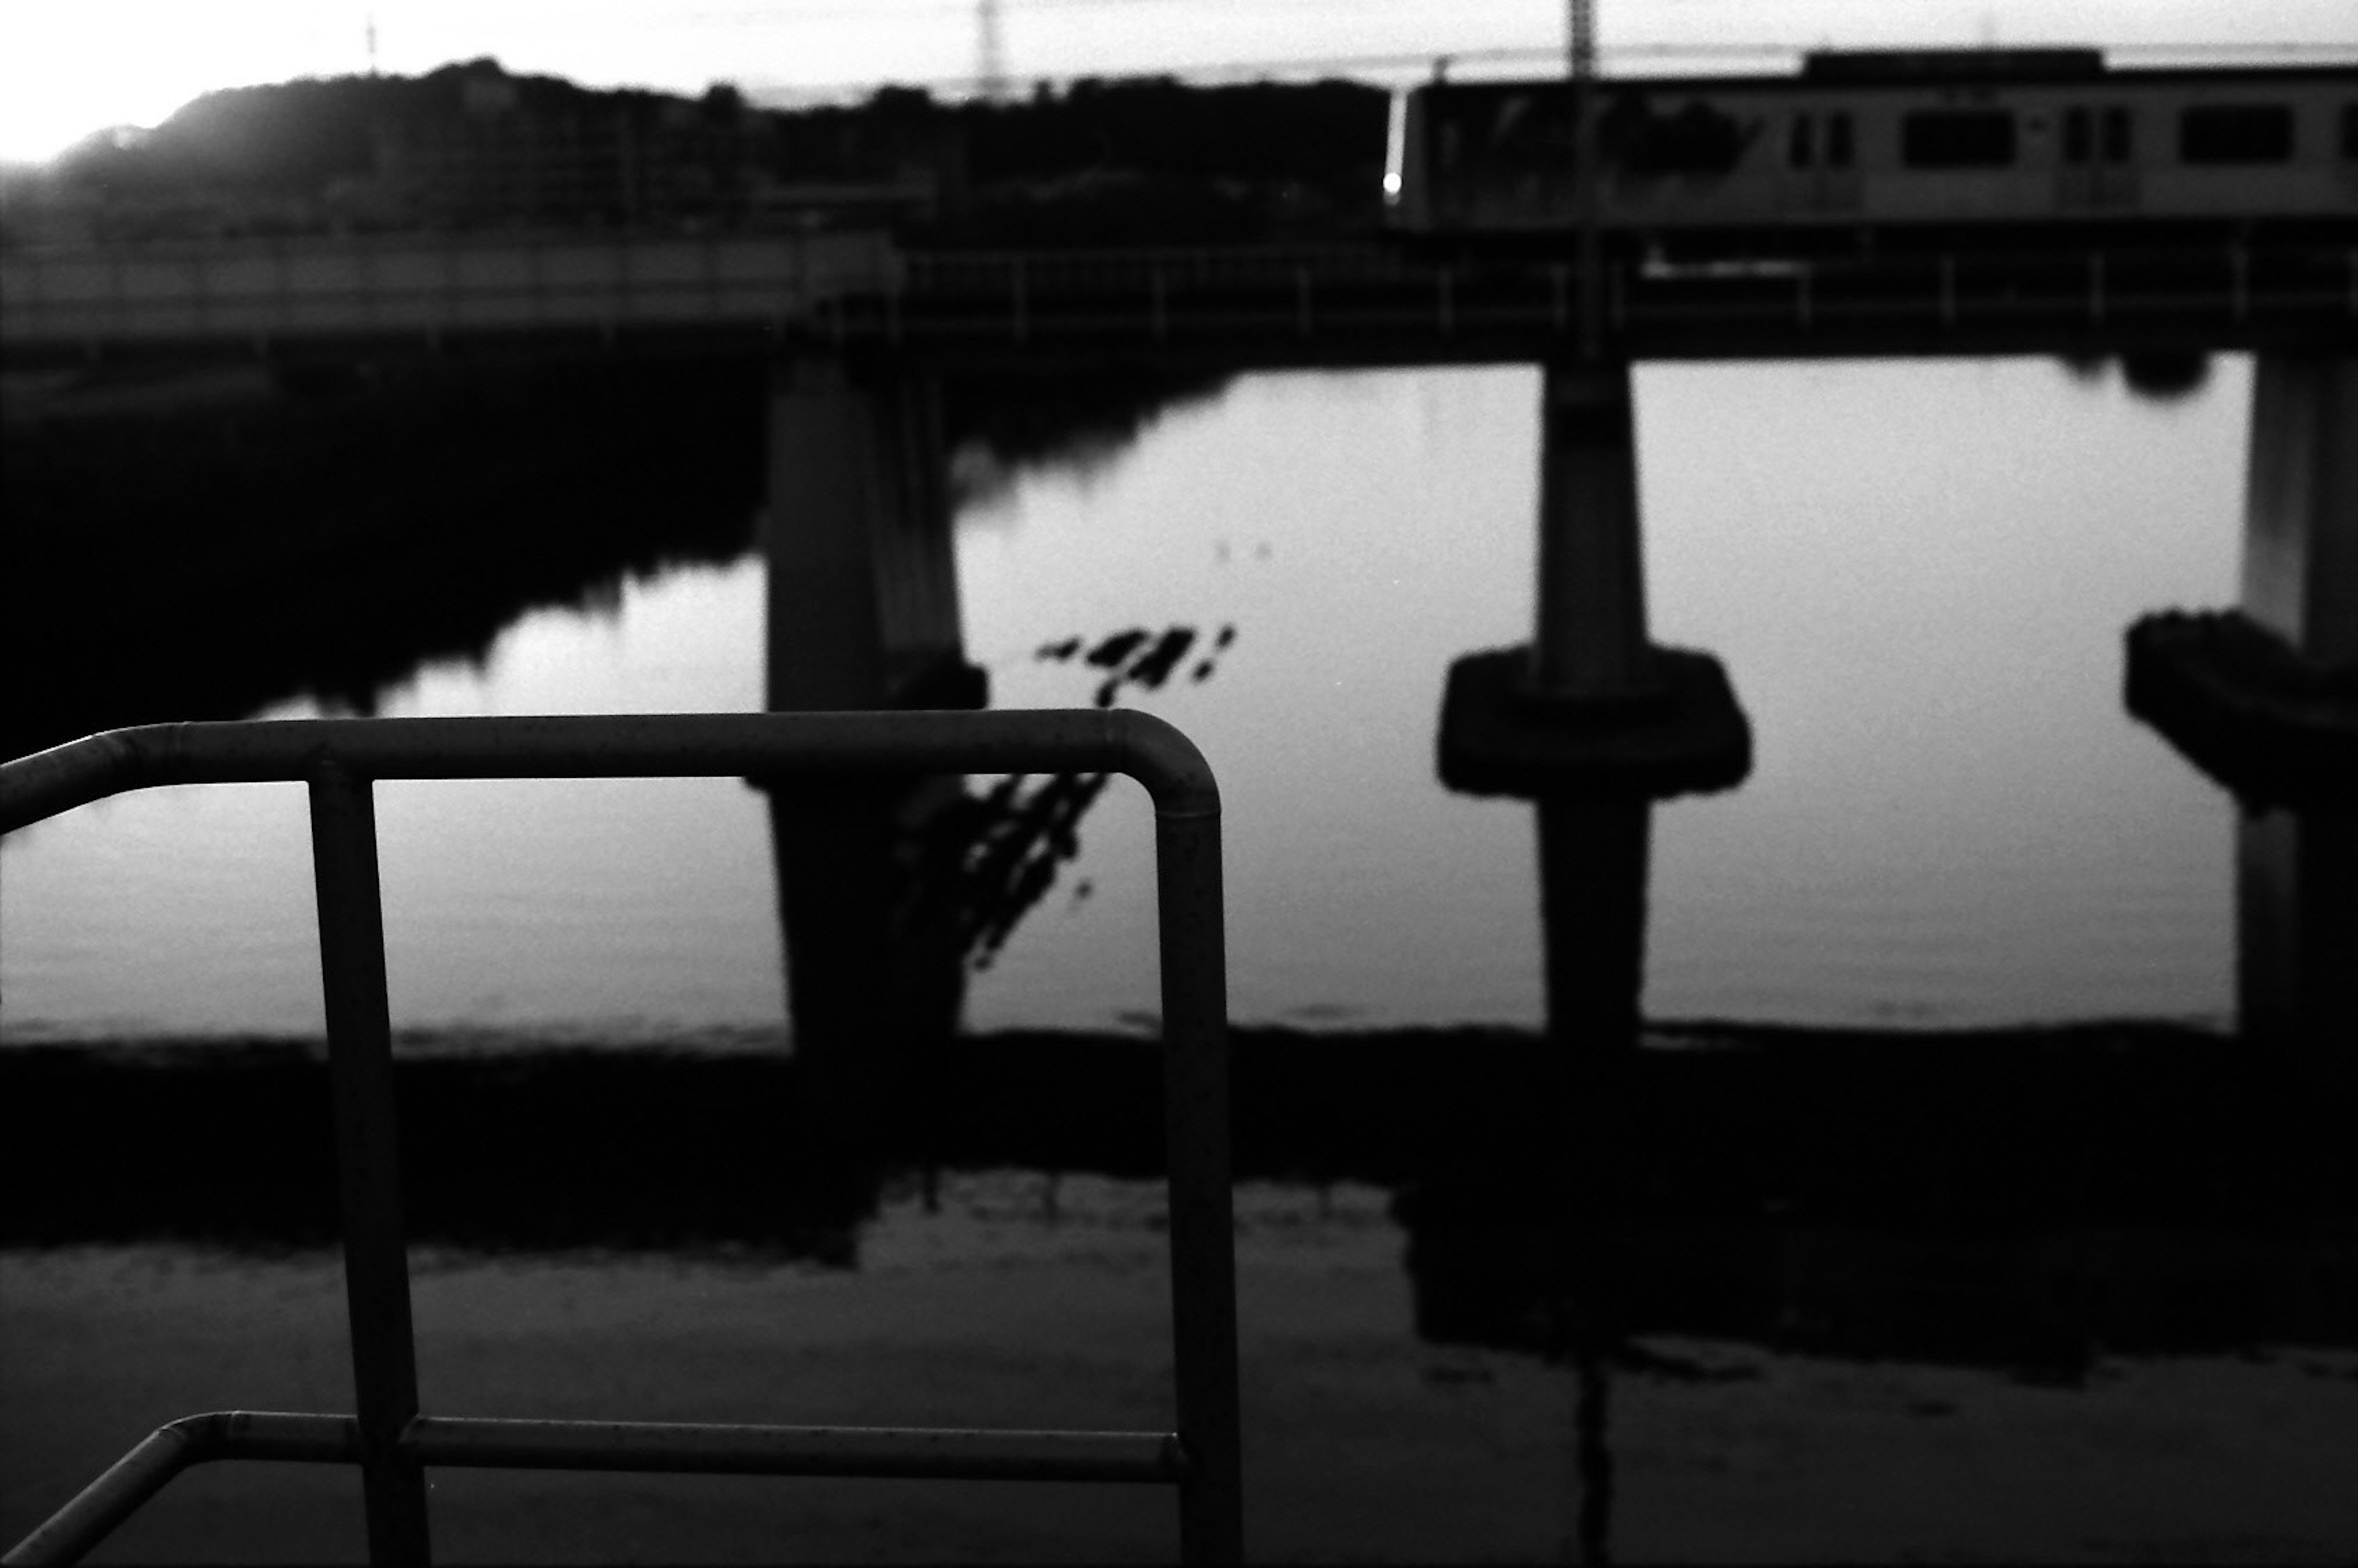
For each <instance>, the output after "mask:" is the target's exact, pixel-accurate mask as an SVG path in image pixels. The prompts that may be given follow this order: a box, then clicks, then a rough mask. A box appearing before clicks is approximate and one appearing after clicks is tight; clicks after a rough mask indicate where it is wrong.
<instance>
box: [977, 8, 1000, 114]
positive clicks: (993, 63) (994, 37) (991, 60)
mask: <svg viewBox="0 0 2358 1568" xmlns="http://www.w3.org/2000/svg"><path fill="white" fill-rule="evenodd" d="M976 5H977V12H976V21H977V23H978V24H979V35H980V36H979V38H978V39H977V46H978V48H977V53H978V55H979V58H978V59H977V60H976V62H975V73H974V74H975V80H976V81H978V82H979V83H980V84H981V87H982V95H983V97H984V98H985V99H986V100H988V101H989V102H990V103H998V102H1000V101H1001V99H1003V98H1005V97H1006V96H1007V48H1006V44H1005V42H1004V41H1003V40H1002V39H1001V37H1000V33H999V0H976Z"/></svg>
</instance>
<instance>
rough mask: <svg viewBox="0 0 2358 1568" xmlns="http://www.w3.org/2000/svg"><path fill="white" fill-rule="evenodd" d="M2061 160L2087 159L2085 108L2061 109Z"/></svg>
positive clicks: (2083, 160) (2070, 161) (2084, 161)
mask: <svg viewBox="0 0 2358 1568" xmlns="http://www.w3.org/2000/svg"><path fill="white" fill-rule="evenodd" d="M2063 161H2064V162H2065V163H2086V162H2087V161H2088V112H2087V111H2086V110H2085V109H2066V110H2065V111H2063Z"/></svg>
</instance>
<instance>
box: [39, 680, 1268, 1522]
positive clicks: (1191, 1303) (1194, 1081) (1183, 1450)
mask: <svg viewBox="0 0 2358 1568" xmlns="http://www.w3.org/2000/svg"><path fill="white" fill-rule="evenodd" d="M951 772H973V773H1065V772H1092V773H1096V772H1116V773H1127V774H1128V775H1130V777H1132V778H1134V779H1136V780H1138V781H1139V782H1140V783H1141V784H1144V785H1145V786H1146V788H1147V791H1148V792H1149V794H1150V795H1152V798H1153V802H1154V813H1155V865H1156V872H1155V874H1156V883H1157V908H1158V918H1159V925H1160V933H1159V942H1160V946H1161V959H1162V989H1163V1088H1164V1137H1165V1141H1166V1144H1167V1158H1168V1169H1169V1183H1170V1233H1171V1261H1172V1281H1171V1289H1172V1319H1173V1332H1174V1338H1175V1342H1176V1343H1175V1346H1174V1351H1175V1355H1174V1364H1175V1369H1176V1370H1175V1381H1176V1385H1177V1387H1176V1394H1177V1400H1176V1404H1177V1419H1176V1421H1175V1422H1174V1428H1173V1430H1171V1431H1169V1432H1017V1431H972V1430H929V1429H917V1428H881V1427H880V1428H844V1427H796V1426H768V1425H761V1426H754V1425H700V1424H683V1423H676V1422H573V1421H499V1420H484V1419H477V1418H471V1417H451V1416H428V1415H425V1414H422V1413H421V1412H420V1411H419V1410H418V1397H417V1371H416V1343H415V1337H414V1336H413V1334H412V1331H411V1324H410V1303H409V1273H408V1259H407V1253H406V1243H405V1240H404V1233H403V1228H402V1217H401V1198H400V1189H399V1172H398V1166H397V1159H396V1147H395V1145H396V1139H395V1121H394V1101H393V1094H392V1088H393V1055H392V1031H391V1022H390V1018H389V1014H388V1007H387V1002H386V996H385V972H384V912H383V903H382V900H381V897H380V893H379V889H378V883H377V851H376V817H375V811H374V804H373V795H372V785H373V781H375V780H378V779H429V778H584V777H626V776H628V777H647V776H666V775H667V776H693V775H723V776H725V775H732V774H734V775H745V776H751V777H755V778H760V779H763V780H764V781H769V780H776V779H784V778H817V777H825V778H834V779H846V778H851V779H857V778H860V777H875V778H880V779H882V778H890V777H893V776H907V775H910V774H914V773H951ZM255 781H285V782H301V783H304V784H308V786H309V788H310V804H311V838H312V854H313V861H314V868H315V871H316V874H317V880H318V889H319V960H320V970H321V979H322V984H323V989H324V990H325V994H326V1002H327V1028H328V1068H329V1076H330V1094H331V1098H332V1101H333V1107H334V1116H335V1134H336V1159H337V1171H338V1182H339V1185H340V1189H341V1190H340V1194H339V1196H340V1201H341V1211H342V1216H343V1221H342V1229H343V1254H344V1273H345V1293H346V1304H347V1308H348V1311H349V1315H350V1322H351V1332H352V1372H353V1381H354V1385H355V1392H356V1401H355V1403H356V1411H355V1413H354V1414H352V1415H316V1414H285V1413H266V1412H254V1411H217V1412H211V1413H207V1414H201V1415H192V1416H189V1417H187V1418H185V1419H183V1420H180V1421H176V1422H170V1423H169V1424H168V1425H166V1426H164V1427H162V1428H160V1429H159V1430H157V1432H156V1433H153V1434H151V1435H150V1436H149V1437H147V1438H146V1440H145V1441H144V1442H142V1443H140V1444H138V1445H137V1446H136V1447H135V1448H133V1449H132V1450H131V1451H130V1453H128V1454H125V1455H124V1457H123V1459H121V1460H120V1461H119V1462H117V1463H116V1464H115V1465H114V1467H113V1468H111V1469H109V1470H108V1471H107V1472H106V1473H105V1474H104V1475H103V1476H100V1477H99V1478H98V1479H97V1480H96V1481H94V1482H92V1484H91V1485H90V1486H89V1487H87V1488H85V1489H84V1490H83V1491H82V1492H81V1494H80V1495H79V1496H77V1497H76V1498H73V1499H72V1500H71V1501H70V1502H69V1503H67V1504H66V1505H65V1507H64V1508H62V1509H59V1511H58V1512H57V1513H56V1514H54V1515H53V1516H51V1517H50V1519H49V1520H48V1521H47V1522H45V1523H44V1524H42V1525H40V1526H39V1527H38V1529H36V1530H34V1531H33V1532H32V1533H31V1534H30V1535H28V1536H27V1537H26V1538H25V1539H24V1540H23V1541H20V1542H18V1543H17V1545H16V1547H15V1548H14V1549H13V1550H12V1551H10V1552H8V1553H7V1555H6V1557H5V1560H0V1561H5V1563H8V1564H10V1565H12V1568H13V1565H16V1564H33V1563H71V1562H73V1561H75V1560H77V1559H78V1558H79V1557H80V1556H81V1554H82V1553H83V1552H87V1551H89V1550H90V1549H91V1548H92V1546H94V1545H96V1544H97V1543H98V1542H99V1541H101V1540H102V1539H103V1538H104V1537H105V1536H106V1534H107V1533H108V1532H109V1531H110V1530H113V1529H114V1527H115V1526H116V1525H118V1524H120V1523H121V1522H122V1521H123V1520H124V1519H127V1518H128V1517H130V1515H131V1514H132V1513H133V1512H135V1510H136V1509H138V1508H139V1507H140V1506H141V1505H142V1504H143V1503H145V1502H146V1500H147V1499H148V1498H151V1497H153V1496H154V1495H155V1494H156V1493H157V1491H158V1490H160V1489H161V1488H162V1487H164V1486H165V1485H166V1484H167V1483H168V1482H169V1481H170V1480H171V1478H172V1477H173V1476H176V1475H178V1473H179V1472H180V1471H181V1470H183V1469H186V1468H188V1467H189V1465H197V1464H201V1463H204V1462H206V1461H209V1460H215V1459H276V1460H290V1459H291V1460H308V1461H314V1462H321V1463H329V1464H349V1465H359V1466H360V1468H361V1472H362V1497H363V1500H364V1504H365V1508H366V1511H367V1520H368V1540H369V1552H370V1557H371V1560H372V1562H373V1563H380V1564H386V1563H426V1562H427V1561H428V1558H429V1543H428V1531H427V1509H426V1489H425V1483H424V1479H423V1474H422V1472H423V1467H424V1466H426V1465H473V1466H490V1467H506V1468H532V1469H568V1470H635V1471H672V1472H692V1473H699V1474H735V1475H764V1476H932V1477H945V1478H948V1477H955V1478H965V1479H1003V1480H1055V1481H1130V1482H1160V1483H1163V1484H1168V1485H1173V1486H1175V1487H1177V1489H1178V1501H1179V1510H1178V1511H1179V1541H1180V1552H1181V1555H1182V1557H1183V1559H1184V1560H1185V1561H1188V1562H1195V1563H1217V1562H1234V1561H1237V1560H1238V1559H1239V1558H1240V1557H1241V1555H1242V1551H1243V1544H1242V1503H1241V1490H1242V1470H1241V1459H1240V1451H1239V1442H1238V1399H1237V1329H1236V1256H1235V1238H1234V1232H1233V1221H1232V1217H1231V1198H1230V1193H1229V1162H1228V1042H1227V984H1228V980H1227V960H1226V949H1225V944H1224V937H1223V935H1222V906H1221V879H1220V827H1219V792H1218V788H1217V784H1215V782H1214V780H1213V777H1212V773H1211V769H1210V768H1209V766H1208V765H1207V764H1206V762H1205V761H1204V758H1203V754H1202V753H1201V752H1198V751H1197V750H1196V749H1195V745H1194V744H1193V743H1192V742H1191V741H1188V740H1187V738H1186V737H1185V736H1184V735H1182V734H1181V733H1180V732H1179V731H1178V730H1174V729H1173V728H1172V727H1171V726H1170V725H1168V724H1166V723H1163V721H1162V720H1160V719H1154V718H1152V717H1151V716H1149V715H1146V714H1141V713H1135V712H1129V711H1121V710H1099V709H1087V710H1080V711H1041V712H1003V713H787V714H727V715H659V716H617V717H597V718H551V719H305V720H293V721H281V722H249V723H221V724H211V723H208V724H169V725H152V726H147V727H145V728H140V729H132V730H112V731H109V732H107V733H105V734H102V735H93V736H91V737H89V738H87V739H84V740H81V741H73V742H71V743H70V744H67V745H64V746H59V747H57V748H55V749H54V750H51V751H48V752H39V753H38V754H36V755H34V756H30V757H26V758H22V759H20V760H18V761H16V762H8V763H5V764H0V833H6V832H9V831H11V830H13V829H15V828H18V827H24V826H26V825H27V824H28V823H32V822H37V821H39V820H40V819H42V818H43V817H47V816H54V815H56V814H57V813H59V812H61V811H65V810H68V809H70V808H71V807H73V806H80V805H82V804H84V803H86V802H89V801H93V800H98V799H101V798H103V797H104V796H107V795H115V794H119V793H121V792H123V791H125V790H132V789H138V788H143V787H146V786H149V785H156V784H215V783H230V782H255Z"/></svg>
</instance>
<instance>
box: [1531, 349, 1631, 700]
mask: <svg viewBox="0 0 2358 1568" xmlns="http://www.w3.org/2000/svg"><path fill="white" fill-rule="evenodd" d="M1539 524H1540V527H1539V532H1540V537H1539V593H1538V596H1537V605H1538V610H1537V618H1536V622H1535V624H1534V626H1533V628H1532V637H1531V671H1530V676H1529V683H1530V690H1531V694H1532V695H1533V696H1535V697H1561V698H1565V699H1569V700H1575V701H1578V700H1595V699H1599V698H1603V699H1608V700H1609V699H1612V698H1616V697H1632V696H1637V695H1639V694H1641V693H1643V692H1644V691H1645V690H1647V689H1648V687H1649V685H1650V675H1651V662H1650V657H1649V649H1648V644H1647V641H1646V585H1645V574H1644V551H1643V548H1642V544H1643V541H1642V539H1641V536H1640V534H1639V518H1638V449H1637V425H1636V422H1635V420H1634V418H1633V417H1632V405H1631V401H1630V389H1629V362H1628V361H1627V360H1608V361H1597V362H1557V363H1552V364H1549V365H1548V366H1546V367H1545V369H1544V371H1543V373H1542V382H1541V394H1540V518H1539Z"/></svg>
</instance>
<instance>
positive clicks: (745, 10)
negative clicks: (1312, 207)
mask: <svg viewBox="0 0 2358 1568" xmlns="http://www.w3.org/2000/svg"><path fill="white" fill-rule="evenodd" d="M981 5H982V0H200V3H197V0H0V158H5V159H15V160H21V159H35V158H42V157H48V156H49V155H50V154H52V153H54V152H56V151H58V150H59V148H61V147H63V146H66V145H67V144H68V143H70V142H71V141H73V140H75V139H76V138H77V137H79V136H81V135H84V134H86V133H88V132H90V131H92V130H96V129H99V128H101V127H103V126H108V125H116V124H138V125H151V124H156V123H157V122H158V121H160V120H162V119H164V118H165V117H166V116H168V115H169V114H171V113H172V111H173V110H175V109H177V108H178V107H179V106H180V105H181V104H182V103H187V102H188V101H189V99H190V98H193V97H195V96H196V95H197V94H199V93H200V92H206V91H208V90H210V89H212V88H217V87H234V86H242V85H244V84H247V83H251V82H260V81H284V80H287V79H288V78H290V77H297V76H333V75H341V74H344V73H347V72H352V71H360V70H366V69H367V68H368V63H369V50H368V37H369V31H370V27H371V25H372V22H373V26H374V28H375V33H376V39H377V63H378V65H379V66H380V68H381V69H383V70H386V71H397V72H403V73H416V72H421V71H426V70H432V69H433V68H434V67H436V66H438V65H442V64H446V63H448V62H449V61H451V60H454V59H471V58H473V57H475V56H478V55H487V54H488V55H494V56H497V57H498V58H499V59H500V60H501V62H502V63H503V64H504V65H506V66H507V67H508V69H509V70H516V71H533V72H546V73H548V74H553V75H559V76H568V77H571V78H573V79H574V80H576V81H582V82H585V83H589V84H592V85H600V86H614V85H622V84H636V85H643V86H651V87H658V88H667V89H676V90H683V91H700V90H701V89H702V88H704V87H705V86H707V85H708V84H709V83H711V82H713V81H734V82H736V83H738V84H739V85H741V86H742V87H743V88H745V89H746V90H747V92H749V93H752V95H753V96H755V97H756V98H757V99H760V98H763V97H765V96H769V93H768V92H766V91H765V90H774V89H790V88H803V89H809V88H842V87H847V86H850V85H853V84H865V83H875V82H881V81H888V80H891V81H905V82H925V83H936V84H953V83H963V82H965V81H970V80H971V79H972V78H973V77H974V76H975V75H976V74H977V71H978V67H979V58H980V48H979V39H980V35H981V28H980V23H979V18H980V15H981ZM997 5H998V9H999V14H1000V22H999V32H1000V38H1001V56H1002V59H1003V60H1004V62H1005V67H1006V70H1007V72H1008V74H1009V75H1010V76H1011V78H1013V79H1015V80H1017V81H1022V80H1025V79H1029V78H1037V77H1056V78H1067V77H1072V76H1076V75H1086V74H1100V75H1118V74H1126V73H1130V72H1137V71H1151V70H1180V69H1184V68H1188V67H1202V66H1228V65H1250V64H1255V63H1260V62H1271V63H1277V64H1282V63H1285V62H1293V61H1306V60H1320V61H1325V60H1333V61H1349V60H1372V59H1379V58H1382V57H1396V58H1398V59H1400V60H1401V61H1403V62H1405V61H1407V60H1410V59H1430V58H1431V57H1433V56H1435V55H1440V54H1458V55H1466V54H1473V53H1477V52H1478V51H1481V50H1484V49H1513V48H1526V49H1561V48H1562V46H1563V36H1564V26H1565V24H1564V5H1563V0H1488V3H1487V4H1486V5H1481V6H1479V7H1476V6H1471V5H1450V4H1443V3H1441V0H997ZM1598 12H1599V21H1598V31H1599V36H1600V40H1601V42H1602V44H1603V46H1604V49H1605V51H1606V69H1607V70H1635V69H1647V68H1649V62H1647V61H1645V60H1644V59H1642V58H1640V57H1639V56H1638V55H1635V54H1629V55H1623V56H1622V57H1621V58H1619V59H1617V58H1616V55H1617V51H1623V50H1630V49H1636V48H1640V47H1642V46H1649V45H1654V46H1671V47H1674V48H1690V49H1692V48H1699V47H1705V46H1720V45H1725V44H1729V43H1745V44H1748V43H1762V44H1792V45H1820V44H1826V43H1840V44H1844V45H1850V46H1869V45H1876V44H1891V43H1951V44H1974V43H1985V42H1998V43H2014V44H2028V43H2103V44H2110V45H2124V44H2181V43H2207V44H2255V43H2276V42H2284V43H2293V44H2301V45H2309V46H2318V45H2329V46H2344V47H2348V48H2351V49H2353V51H2358V5H2353V4H2352V0H1987V3H1977V0H1906V3H1905V4H1902V3H1900V0H1598ZM1543 68H1544V61H1543V60H1541V59H1533V60H1532V61H1531V62H1530V63H1529V64H1528V65H1525V66H1524V67H1523V68H1522V69H1525V70H1541V69H1543ZM1651 68H1652V69H1660V63H1659V62H1654V63H1653V65H1652V67H1651ZM1339 73H1342V74H1359V75H1368V76H1382V75H1385V74H1390V75H1392V76H1393V77H1395V78H1396V77H1398V76H1399V75H1401V74H1412V73H1416V72H1414V70H1413V69H1412V68H1409V67H1407V66H1406V65H1405V64H1403V65H1402V66H1401V67H1400V68H1397V69H1395V70H1392V71H1391V72H1390V73H1386V72H1384V71H1381V70H1377V69H1374V68H1372V67H1368V68H1365V69H1361V70H1356V71H1342V72H1339Z"/></svg>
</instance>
